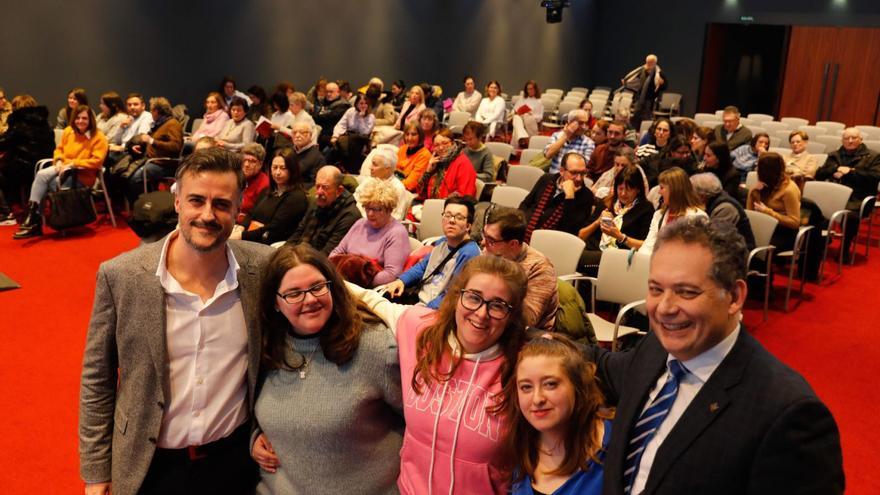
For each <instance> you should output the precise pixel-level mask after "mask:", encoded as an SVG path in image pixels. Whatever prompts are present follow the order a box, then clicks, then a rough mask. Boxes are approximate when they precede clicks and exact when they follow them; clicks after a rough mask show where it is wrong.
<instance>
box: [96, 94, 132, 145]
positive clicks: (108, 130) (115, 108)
mask: <svg viewBox="0 0 880 495" xmlns="http://www.w3.org/2000/svg"><path fill="white" fill-rule="evenodd" d="M99 106H100V108H101V113H99V114H98V115H97V119H98V120H97V125H98V130H99V131H101V132H102V133H103V134H104V136H106V137H107V143H109V144H115V145H120V144H122V133H123V131H125V128H123V127H122V124H123V122H127V121H128V119H129V117H128V113H127V112H126V111H125V103H123V102H122V98H120V97H119V93H117V92H115V91H110V92H109V93H104V94H102V95H101V103H100V104H99Z"/></svg>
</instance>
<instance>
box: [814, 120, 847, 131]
mask: <svg viewBox="0 0 880 495" xmlns="http://www.w3.org/2000/svg"><path fill="white" fill-rule="evenodd" d="M816 125H817V126H820V127H824V128H825V129H827V130H828V133H829V134H830V133H831V132H832V131H842V130H844V129H845V128H846V124H844V123H843V122H835V121H833V120H820V121H818V122H816Z"/></svg>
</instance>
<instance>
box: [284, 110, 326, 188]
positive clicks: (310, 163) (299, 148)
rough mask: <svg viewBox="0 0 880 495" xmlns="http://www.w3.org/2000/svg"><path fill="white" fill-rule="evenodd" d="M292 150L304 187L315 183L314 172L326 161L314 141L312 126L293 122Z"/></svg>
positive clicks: (309, 186)
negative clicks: (294, 153)
mask: <svg viewBox="0 0 880 495" xmlns="http://www.w3.org/2000/svg"><path fill="white" fill-rule="evenodd" d="M290 132H291V134H292V135H293V151H295V152H296V157H297V161H298V162H299V169H300V177H301V178H302V182H303V185H304V187H305V188H306V189H308V188H311V187H312V185H314V183H315V174H317V173H318V169H320V168H321V166H322V165H324V164H325V163H326V162H327V161H326V160H325V159H324V155H323V154H322V153H321V150H320V149H318V144H317V143H316V142H315V135H314V126H312V125H309V124H307V123H305V122H300V123H297V124H293V129H291V131H290Z"/></svg>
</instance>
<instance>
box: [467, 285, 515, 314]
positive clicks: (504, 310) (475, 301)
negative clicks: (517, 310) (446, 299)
mask: <svg viewBox="0 0 880 495" xmlns="http://www.w3.org/2000/svg"><path fill="white" fill-rule="evenodd" d="M458 300H459V301H460V302H461V306H462V307H463V308H464V309H467V310H468V311H478V310H479V309H480V308H481V307H482V306H483V305H484V304H485V305H486V313H487V314H488V315H489V318H492V319H493V320H501V319H504V318H506V317H507V315H509V314H510V312H511V311H512V310H513V306H511V305H510V304H509V303H507V302H506V301H502V300H501V299H492V300H491V301H487V300H485V299H483V296H481V295H480V293H479V292H476V291H473V290H470V289H462V290H461V296H460V297H459V299H458Z"/></svg>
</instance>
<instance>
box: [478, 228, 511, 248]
mask: <svg viewBox="0 0 880 495" xmlns="http://www.w3.org/2000/svg"><path fill="white" fill-rule="evenodd" d="M483 242H485V243H486V246H488V247H492V246H494V245H495V244H500V243H502V242H507V240H506V239H492V238H491V237H489V236H488V235H487V234H486V229H483Z"/></svg>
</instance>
